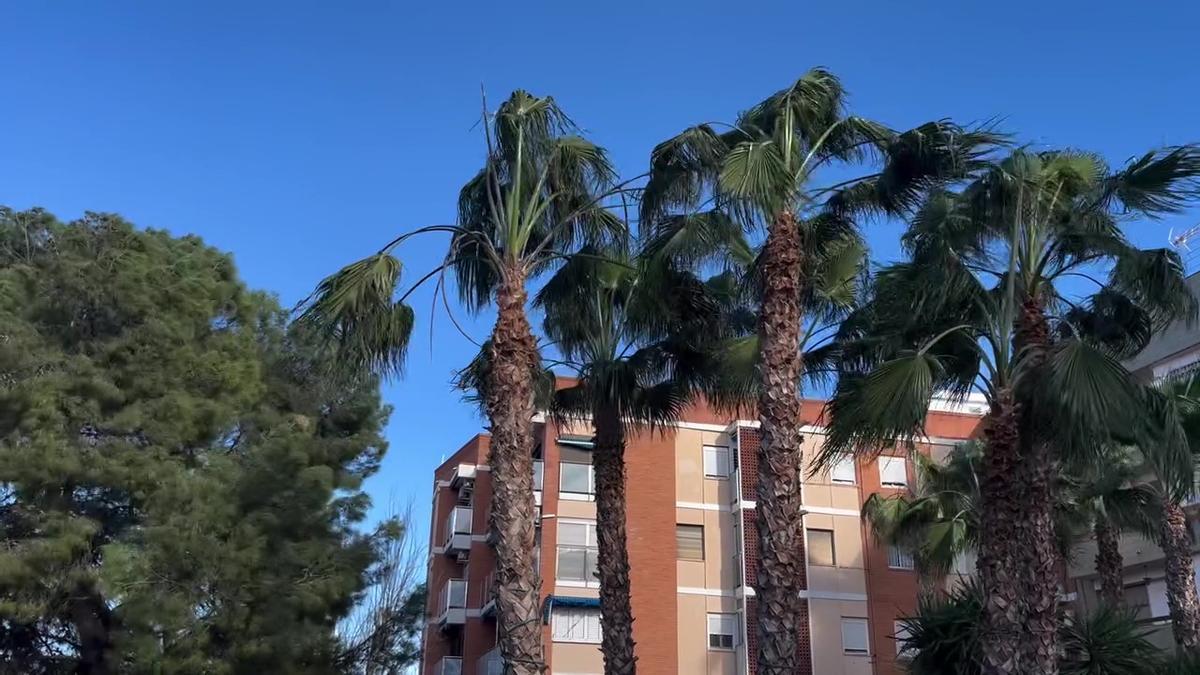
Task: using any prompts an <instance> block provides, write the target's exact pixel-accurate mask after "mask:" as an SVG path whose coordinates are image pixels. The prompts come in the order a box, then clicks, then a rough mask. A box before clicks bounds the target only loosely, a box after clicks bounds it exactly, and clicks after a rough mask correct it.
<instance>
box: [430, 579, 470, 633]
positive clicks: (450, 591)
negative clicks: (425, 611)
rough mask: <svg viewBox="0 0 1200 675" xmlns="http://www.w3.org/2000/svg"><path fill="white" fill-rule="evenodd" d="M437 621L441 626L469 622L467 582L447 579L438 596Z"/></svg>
mask: <svg viewBox="0 0 1200 675" xmlns="http://www.w3.org/2000/svg"><path fill="white" fill-rule="evenodd" d="M437 609H438V615H437V621H438V623H439V624H440V625H443V626H445V625H456V626H458V625H462V624H464V623H466V622H467V580H466V579H447V580H446V585H445V586H442V590H441V593H439V594H438V604H437Z"/></svg>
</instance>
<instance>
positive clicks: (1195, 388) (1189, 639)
mask: <svg viewBox="0 0 1200 675" xmlns="http://www.w3.org/2000/svg"><path fill="white" fill-rule="evenodd" d="M1145 394H1146V402H1147V403H1148V406H1147V409H1148V412H1149V414H1148V415H1147V416H1146V418H1147V419H1148V420H1149V424H1150V428H1149V429H1148V433H1146V434H1145V436H1144V438H1143V441H1142V448H1143V452H1144V453H1145V455H1146V457H1147V459H1148V460H1149V463H1150V465H1151V467H1152V468H1153V470H1154V474H1155V478H1156V479H1157V486H1156V487H1157V489H1158V493H1157V499H1155V504H1156V505H1157V507H1158V509H1159V517H1158V519H1157V522H1156V523H1155V527H1154V531H1153V532H1152V534H1154V535H1155V536H1154V537H1153V539H1155V540H1156V541H1157V543H1158V545H1159V547H1160V548H1161V549H1162V551H1163V554H1164V563H1165V567H1166V584H1167V605H1168V607H1169V608H1170V611H1171V625H1172V629H1173V632H1174V636H1175V643H1176V645H1178V646H1179V647H1180V648H1181V649H1182V650H1183V651H1186V652H1192V653H1200V598H1198V597H1197V592H1196V584H1195V570H1194V564H1193V562H1192V551H1191V545H1192V539H1191V535H1190V533H1189V532H1188V520H1187V515H1186V514H1185V513H1184V511H1183V507H1182V506H1181V504H1182V503H1183V501H1184V500H1185V499H1186V498H1188V497H1190V496H1192V495H1193V494H1194V493H1195V489H1196V478H1195V457H1196V455H1197V452H1200V383H1197V382H1196V381H1195V380H1194V378H1193V377H1191V376H1188V377H1185V378H1182V379H1173V380H1168V381H1166V382H1163V383H1160V384H1158V385H1157V386H1153V387H1148V388H1147V389H1146V390H1145Z"/></svg>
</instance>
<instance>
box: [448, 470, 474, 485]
mask: <svg viewBox="0 0 1200 675" xmlns="http://www.w3.org/2000/svg"><path fill="white" fill-rule="evenodd" d="M475 471H476V467H475V465H474V464H459V465H458V466H456V467H454V473H452V474H450V487H452V488H458V487H460V486H462V484H463V483H466V482H468V481H473V480H475Z"/></svg>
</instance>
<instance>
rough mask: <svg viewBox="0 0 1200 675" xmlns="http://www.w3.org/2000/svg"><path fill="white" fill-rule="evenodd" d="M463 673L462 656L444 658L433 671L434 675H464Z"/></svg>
mask: <svg viewBox="0 0 1200 675" xmlns="http://www.w3.org/2000/svg"><path fill="white" fill-rule="evenodd" d="M462 671H463V669H462V657H461V656H443V657H442V660H441V661H438V662H437V666H435V667H434V669H433V673H434V675H462Z"/></svg>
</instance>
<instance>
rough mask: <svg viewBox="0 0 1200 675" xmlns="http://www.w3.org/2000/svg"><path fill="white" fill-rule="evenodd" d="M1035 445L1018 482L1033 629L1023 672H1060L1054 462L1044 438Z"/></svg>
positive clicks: (1026, 640)
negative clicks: (1022, 489)
mask: <svg viewBox="0 0 1200 675" xmlns="http://www.w3.org/2000/svg"><path fill="white" fill-rule="evenodd" d="M1034 446H1035V447H1033V448H1029V451H1028V452H1026V453H1025V455H1024V456H1023V457H1022V458H1021V462H1022V464H1023V465H1024V466H1023V470H1022V471H1018V482H1019V483H1022V484H1023V487H1024V489H1025V499H1024V502H1025V506H1024V508H1023V509H1022V513H1021V519H1020V520H1019V521H1018V522H1017V540H1018V541H1019V542H1021V545H1020V550H1021V556H1020V558H1019V564H1020V569H1021V577H1022V581H1023V584H1022V586H1023V588H1022V590H1021V595H1022V597H1023V598H1024V600H1025V628H1026V631H1027V633H1028V635H1027V636H1022V639H1021V651H1022V657H1021V662H1022V667H1023V670H1022V673H1028V674H1029V675H1057V673H1058V586H1059V583H1058V582H1059V575H1058V571H1059V564H1058V562H1059V555H1058V542H1057V541H1056V538H1055V532H1054V492H1053V486H1054V481H1053V475H1052V472H1053V464H1052V463H1051V462H1050V460H1049V459H1048V458H1047V457H1046V454H1047V453H1046V448H1045V446H1044V445H1043V444H1041V443H1036V442H1035V443H1034ZM1018 489H1019V488H1018Z"/></svg>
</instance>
